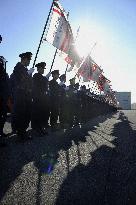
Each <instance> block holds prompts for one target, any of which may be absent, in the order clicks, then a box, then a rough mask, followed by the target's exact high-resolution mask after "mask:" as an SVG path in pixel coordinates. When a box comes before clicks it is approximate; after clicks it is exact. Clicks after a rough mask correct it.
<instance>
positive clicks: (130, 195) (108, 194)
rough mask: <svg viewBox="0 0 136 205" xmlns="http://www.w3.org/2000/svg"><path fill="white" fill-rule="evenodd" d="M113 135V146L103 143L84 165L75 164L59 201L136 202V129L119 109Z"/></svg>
mask: <svg viewBox="0 0 136 205" xmlns="http://www.w3.org/2000/svg"><path fill="white" fill-rule="evenodd" d="M112 136H114V137H115V139H114V140H113V141H112V143H113V144H114V146H115V147H114V148H110V147H108V146H105V145H102V146H101V147H100V148H98V149H97V150H96V151H94V152H93V153H91V156H92V159H91V161H90V162H89V163H88V164H87V166H84V165H82V164H80V165H78V166H76V167H75V168H74V169H73V170H72V171H71V172H70V173H69V174H68V176H67V178H66V179H65V180H64V182H63V184H62V185H61V187H60V190H59V193H58V196H57V200H56V205H60V204H61V205H63V204H65V205H76V204H78V205H99V204H100V205H105V204H106V205H135V204H136V131H135V130H132V127H131V122H130V121H129V120H128V119H127V117H126V116H125V115H124V113H123V112H120V115H119V118H118V122H117V123H116V124H115V126H114V129H113V132H112Z"/></svg>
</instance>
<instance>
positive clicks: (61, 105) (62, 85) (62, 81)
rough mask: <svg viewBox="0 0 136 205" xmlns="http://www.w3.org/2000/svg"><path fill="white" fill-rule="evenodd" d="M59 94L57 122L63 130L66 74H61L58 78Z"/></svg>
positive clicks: (65, 118)
mask: <svg viewBox="0 0 136 205" xmlns="http://www.w3.org/2000/svg"><path fill="white" fill-rule="evenodd" d="M59 79H60V83H59V86H60V94H59V122H60V127H61V128H64V127H65V125H66V124H67V111H66V110H67V98H66V85H65V83H66V74H62V75H61V76H60V77H59Z"/></svg>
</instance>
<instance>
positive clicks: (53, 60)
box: [50, 48, 58, 72]
mask: <svg viewBox="0 0 136 205" xmlns="http://www.w3.org/2000/svg"><path fill="white" fill-rule="evenodd" d="M57 52H58V49H57V48H56V50H55V53H54V57H53V60H52V64H51V68H50V72H51V70H52V68H53V65H54V61H55V58H56V55H57Z"/></svg>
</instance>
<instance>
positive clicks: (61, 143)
mask: <svg viewBox="0 0 136 205" xmlns="http://www.w3.org/2000/svg"><path fill="white" fill-rule="evenodd" d="M10 132H11V128H10V123H9V122H7V123H6V125H5V133H10ZM16 138H17V137H16V135H10V134H9V135H8V138H7V144H8V146H7V147H5V148H0V205H73V204H74V205H97V204H98V205H99V204H100V205H133V204H134V205H136V111H134V110H131V111H118V112H116V113H111V114H107V115H103V116H99V117H97V118H94V119H91V120H90V121H89V122H88V123H86V124H85V125H82V126H80V127H78V126H77V127H75V128H73V129H70V130H67V131H64V130H60V131H57V132H55V133H52V132H49V135H48V136H44V137H40V136H38V135H36V134H34V135H33V139H32V140H31V141H26V142H22V143H21V142H17V141H16ZM48 165H49V166H48ZM49 169H50V170H49Z"/></svg>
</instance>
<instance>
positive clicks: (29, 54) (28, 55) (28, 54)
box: [19, 52, 33, 59]
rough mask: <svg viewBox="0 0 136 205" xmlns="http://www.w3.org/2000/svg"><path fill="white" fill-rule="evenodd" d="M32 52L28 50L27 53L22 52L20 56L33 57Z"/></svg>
mask: <svg viewBox="0 0 136 205" xmlns="http://www.w3.org/2000/svg"><path fill="white" fill-rule="evenodd" d="M32 55H33V54H32V53H31V52H26V53H21V54H20V55H19V57H20V58H28V59H31V57H32Z"/></svg>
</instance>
